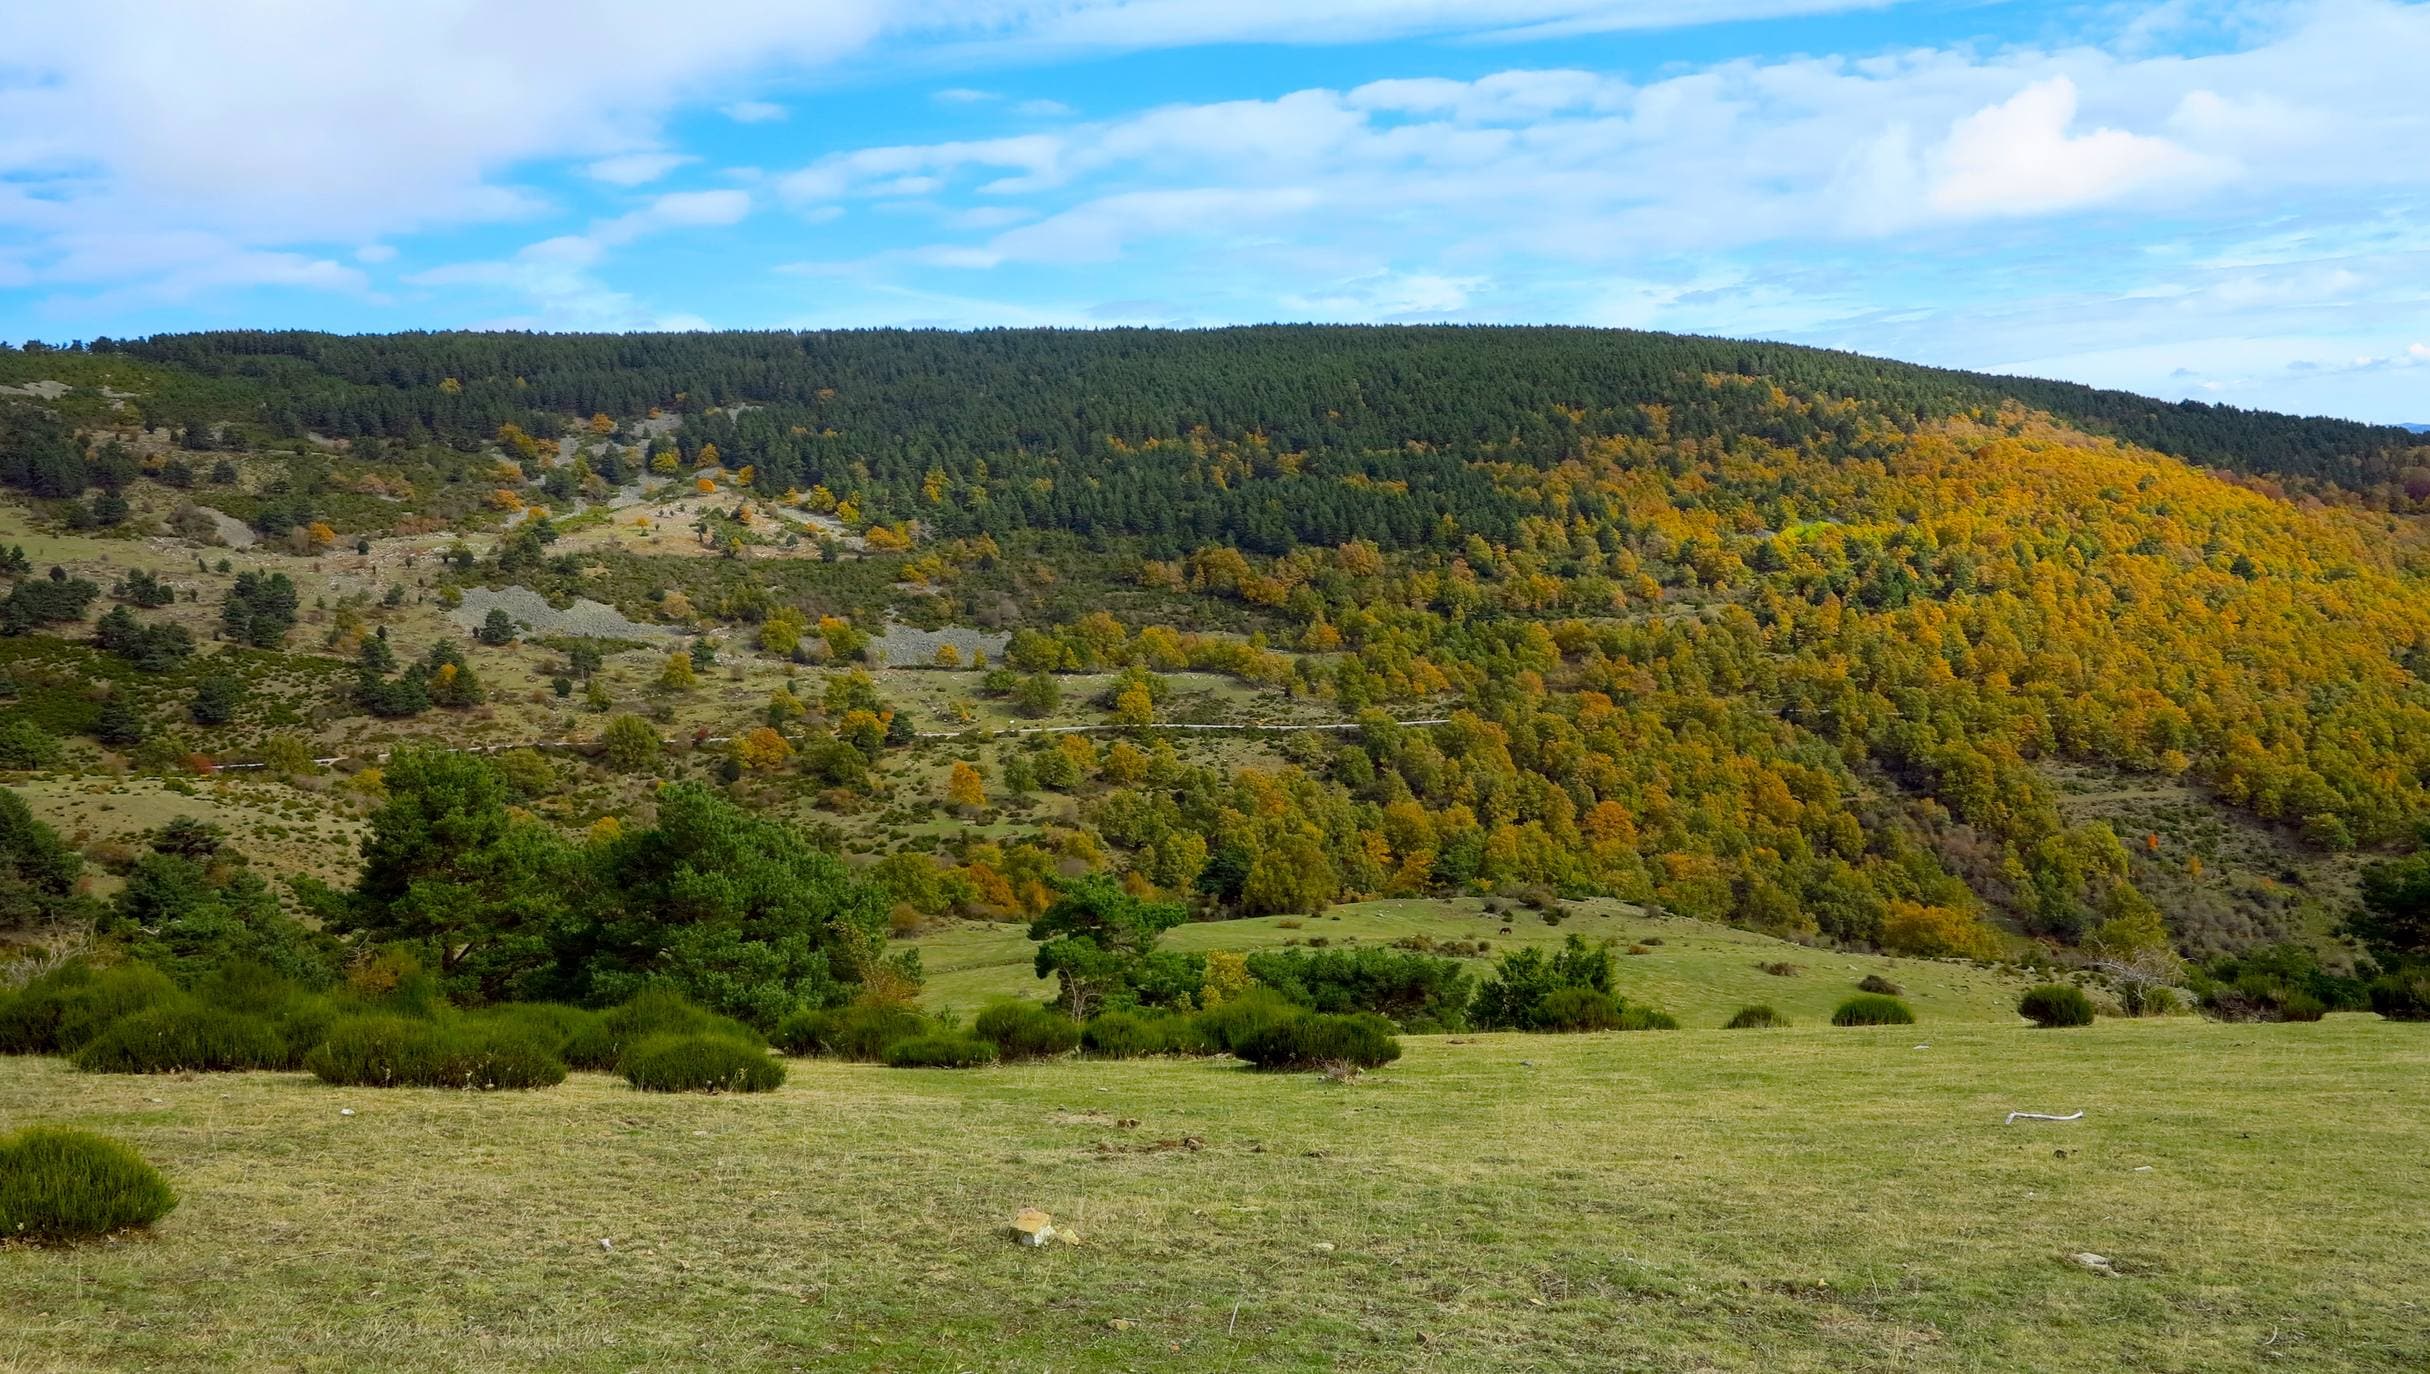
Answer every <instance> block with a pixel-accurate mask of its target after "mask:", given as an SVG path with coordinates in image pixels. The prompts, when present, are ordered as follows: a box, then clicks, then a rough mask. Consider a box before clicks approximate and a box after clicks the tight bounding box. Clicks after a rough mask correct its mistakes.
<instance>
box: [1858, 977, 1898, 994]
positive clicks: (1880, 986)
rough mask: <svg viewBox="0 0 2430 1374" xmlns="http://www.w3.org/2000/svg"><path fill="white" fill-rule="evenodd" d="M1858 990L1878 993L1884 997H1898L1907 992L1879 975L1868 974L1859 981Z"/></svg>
mask: <svg viewBox="0 0 2430 1374" xmlns="http://www.w3.org/2000/svg"><path fill="white" fill-rule="evenodd" d="M1856 990H1857V991H1858V992H1878V993H1880V994H1881V995H1882V996H1884V997H1897V996H1900V995H1902V994H1904V993H1905V992H1906V991H1907V990H1906V989H1905V988H1902V987H1900V986H1899V985H1898V984H1896V983H1893V982H1891V981H1890V980H1889V979H1887V978H1884V977H1882V976H1881V975H1880V974H1878V973H1868V974H1866V975H1865V976H1864V977H1863V978H1860V979H1858V980H1857V983H1856Z"/></svg>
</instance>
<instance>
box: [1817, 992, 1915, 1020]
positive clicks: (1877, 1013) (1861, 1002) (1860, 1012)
mask: <svg viewBox="0 0 2430 1374" xmlns="http://www.w3.org/2000/svg"><path fill="white" fill-rule="evenodd" d="M1831 1024H1832V1025H1834V1026H1912V1025H1914V1024H1915V1013H1914V1012H1912V1011H1909V1010H1908V1009H1907V1004H1906V1003H1904V1002H1902V1001H1900V1000H1898V999H1897V998H1895V997H1883V996H1879V995H1875V994H1867V995H1865V996H1862V997H1851V998H1849V999H1848V1000H1847V1001H1845V1002H1842V1003H1840V1004H1839V1010H1837V1011H1835V1012H1832V1013H1831Z"/></svg>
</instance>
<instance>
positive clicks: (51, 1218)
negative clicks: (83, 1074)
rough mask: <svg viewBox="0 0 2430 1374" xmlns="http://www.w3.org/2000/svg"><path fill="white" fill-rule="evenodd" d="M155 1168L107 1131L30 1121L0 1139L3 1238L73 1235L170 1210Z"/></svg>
mask: <svg viewBox="0 0 2430 1374" xmlns="http://www.w3.org/2000/svg"><path fill="white" fill-rule="evenodd" d="M176 1205H177V1194H176V1193H175V1192H174V1191H172V1190H171V1189H170V1187H169V1184H168V1180H166V1179H164V1178H162V1177H161V1176H160V1171H159V1170H157V1169H155V1168H153V1167H152V1166H151V1165H149V1164H147V1163H145V1162H144V1161H143V1158H142V1157H141V1156H140V1155H137V1154H136V1153H135V1152H134V1151H133V1150H131V1149H129V1148H127V1147H126V1146H124V1145H122V1144H120V1143H118V1142H117V1141H115V1140H111V1139H109V1138H107V1137H105V1136H98V1135H93V1134H91V1133H89V1132H85V1131H71V1130H64V1129H62V1128H60V1127H57V1126H29V1127H27V1128H26V1129H24V1130H22V1131H19V1132H17V1133H16V1134H14V1135H10V1136H0V1239H22V1240H35V1241H64V1240H76V1239H80V1238H83V1237H86V1236H99V1235H106V1234H108V1233H109V1232H112V1231H118V1230H123V1229H125V1228H126V1227H130V1226H148V1225H150V1224H151V1223H153V1222H155V1221H158V1220H160V1219H161V1218H162V1217H164V1216H167V1215H168V1214H169V1210H170V1209H171V1208H173V1207H175V1206H176Z"/></svg>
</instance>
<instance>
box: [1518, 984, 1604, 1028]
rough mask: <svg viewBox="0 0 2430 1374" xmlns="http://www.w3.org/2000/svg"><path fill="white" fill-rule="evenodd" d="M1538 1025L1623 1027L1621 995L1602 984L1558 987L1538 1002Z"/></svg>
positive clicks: (1550, 1026) (1542, 1026)
mask: <svg viewBox="0 0 2430 1374" xmlns="http://www.w3.org/2000/svg"><path fill="white" fill-rule="evenodd" d="M1535 1028H1536V1029H1538V1030H1548V1031H1606V1030H1618V1029H1620V999H1618V998H1616V997H1614V996H1612V995H1611V994H1610V993H1608V992H1604V991H1602V990H1601V989H1599V988H1579V987H1569V988H1554V989H1553V990H1552V991H1551V992H1548V993H1546V994H1544V1000H1543V1001H1541V1002H1538V1003H1537V1004H1536V1015H1535Z"/></svg>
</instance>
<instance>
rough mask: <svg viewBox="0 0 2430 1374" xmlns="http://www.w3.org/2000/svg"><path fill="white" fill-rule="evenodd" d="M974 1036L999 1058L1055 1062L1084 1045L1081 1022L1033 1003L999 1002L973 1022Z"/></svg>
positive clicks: (971, 1024) (971, 1027) (971, 1028)
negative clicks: (1081, 1036) (983, 1041)
mask: <svg viewBox="0 0 2430 1374" xmlns="http://www.w3.org/2000/svg"><path fill="white" fill-rule="evenodd" d="M970 1030H971V1034H973V1035H975V1036H977V1037H978V1038H979V1039H981V1040H985V1041H987V1042H988V1043H989V1044H992V1045H994V1046H995V1047H996V1055H997V1057H998V1058H1000V1059H1003V1060H1005V1061H1006V1062H1008V1063H1010V1062H1012V1061H1015V1060H1023V1059H1052V1058H1055V1057H1056V1056H1058V1055H1065V1054H1069V1053H1071V1052H1072V1050H1073V1049H1075V1048H1076V1047H1078V1045H1079V1044H1080V1026H1079V1023H1078V1022H1075V1021H1073V1020H1072V1019H1071V1018H1070V1017H1068V1016H1065V1015H1063V1014H1062V1013H1060V1012H1055V1011H1049V1010H1047V1009H1046V1008H1045V1007H1041V1006H1039V1005H1037V1004H1036V1003H1033V1002H998V1003H997V1004H995V1005H994V1006H992V1007H989V1008H988V1009H987V1010H985V1011H983V1012H980V1013H979V1015H978V1019H976V1020H974V1021H972V1022H971V1023H970Z"/></svg>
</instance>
